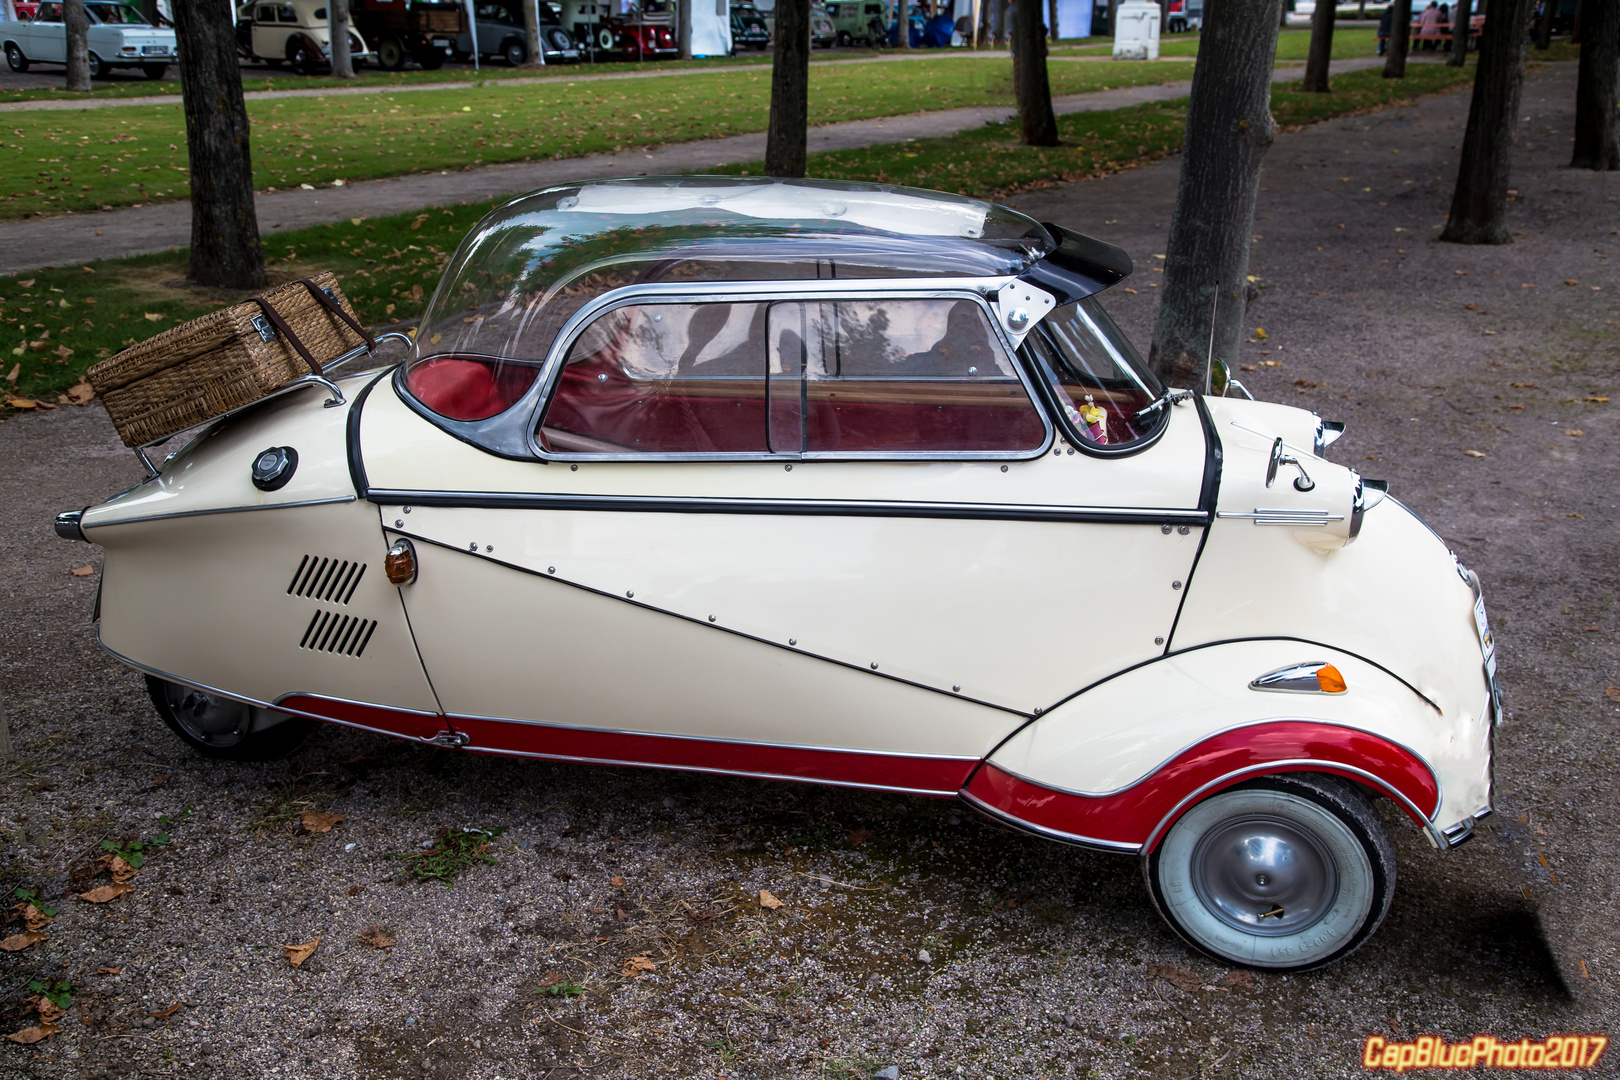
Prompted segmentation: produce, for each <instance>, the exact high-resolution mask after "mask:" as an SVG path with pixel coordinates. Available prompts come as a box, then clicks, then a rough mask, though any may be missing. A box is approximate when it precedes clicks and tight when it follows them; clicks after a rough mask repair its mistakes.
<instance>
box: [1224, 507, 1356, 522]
mask: <svg viewBox="0 0 1620 1080" xmlns="http://www.w3.org/2000/svg"><path fill="white" fill-rule="evenodd" d="M1215 516H1216V517H1218V518H1248V519H1250V520H1252V521H1253V522H1254V523H1255V524H1256V525H1294V526H1304V525H1317V526H1325V525H1327V523H1328V522H1330V521H1343V520H1344V515H1343V514H1331V513H1329V512H1328V511H1326V510H1290V509H1286V508H1283V509H1275V510H1268V509H1264V508H1261V507H1255V509H1254V510H1253V511H1242V512H1240V511H1237V510H1217V511H1216V512H1215Z"/></svg>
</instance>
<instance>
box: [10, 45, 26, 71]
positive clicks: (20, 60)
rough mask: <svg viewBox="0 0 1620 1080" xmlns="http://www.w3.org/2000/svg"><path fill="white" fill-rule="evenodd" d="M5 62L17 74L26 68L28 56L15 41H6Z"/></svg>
mask: <svg viewBox="0 0 1620 1080" xmlns="http://www.w3.org/2000/svg"><path fill="white" fill-rule="evenodd" d="M6 64H7V66H9V67H10V68H11V70H12V71H15V72H16V73H17V74H19V75H21V74H22V73H23V72H25V71H27V70H28V57H26V56H24V55H23V51H22V50H21V49H19V48H18V47H17V45H16V43H15V42H10V41H8V42H6Z"/></svg>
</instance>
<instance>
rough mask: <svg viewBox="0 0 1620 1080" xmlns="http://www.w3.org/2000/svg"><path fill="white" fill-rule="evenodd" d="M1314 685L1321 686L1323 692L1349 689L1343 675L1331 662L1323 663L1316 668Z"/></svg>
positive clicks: (1336, 692) (1333, 692)
mask: <svg viewBox="0 0 1620 1080" xmlns="http://www.w3.org/2000/svg"><path fill="white" fill-rule="evenodd" d="M1316 685H1317V686H1319V687H1321V688H1322V693H1324V694H1342V693H1344V692H1345V691H1346V690H1348V689H1350V688H1349V687H1348V686H1346V685H1345V683H1344V676H1343V675H1340V674H1339V669H1338V668H1336V667H1334V666H1333V665H1332V664H1323V665H1322V666H1321V667H1319V668H1317V669H1316Z"/></svg>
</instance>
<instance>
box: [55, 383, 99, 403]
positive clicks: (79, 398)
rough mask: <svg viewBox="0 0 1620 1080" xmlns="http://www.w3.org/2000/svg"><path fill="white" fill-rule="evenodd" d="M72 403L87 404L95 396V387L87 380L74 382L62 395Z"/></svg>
mask: <svg viewBox="0 0 1620 1080" xmlns="http://www.w3.org/2000/svg"><path fill="white" fill-rule="evenodd" d="M62 396H63V397H65V398H67V399H68V403H69V404H72V405H88V404H90V403H91V402H92V401H94V400H95V398H96V388H95V387H93V386H91V385H90V384H89V383H87V382H81V383H74V384H73V385H72V386H70V387H68V389H67V393H65V394H63V395H62Z"/></svg>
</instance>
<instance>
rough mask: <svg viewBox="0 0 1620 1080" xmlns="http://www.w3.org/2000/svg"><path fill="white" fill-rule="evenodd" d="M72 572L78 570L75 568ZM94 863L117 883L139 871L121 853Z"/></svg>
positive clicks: (125, 880)
mask: <svg viewBox="0 0 1620 1080" xmlns="http://www.w3.org/2000/svg"><path fill="white" fill-rule="evenodd" d="M74 573H78V571H77V570H75V571H74ZM96 865H97V866H98V867H100V868H101V869H102V870H105V871H107V872H108V873H109V874H111V875H112V879H113V883H114V884H117V885H123V884H126V883H128V882H130V881H133V880H135V875H136V874H138V873H140V870H139V869H137V868H136V867H133V866H131V865H129V863H127V862H125V861H124V857H123V856H122V855H103V856H102V857H101V858H99V859H97V860H96Z"/></svg>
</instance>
